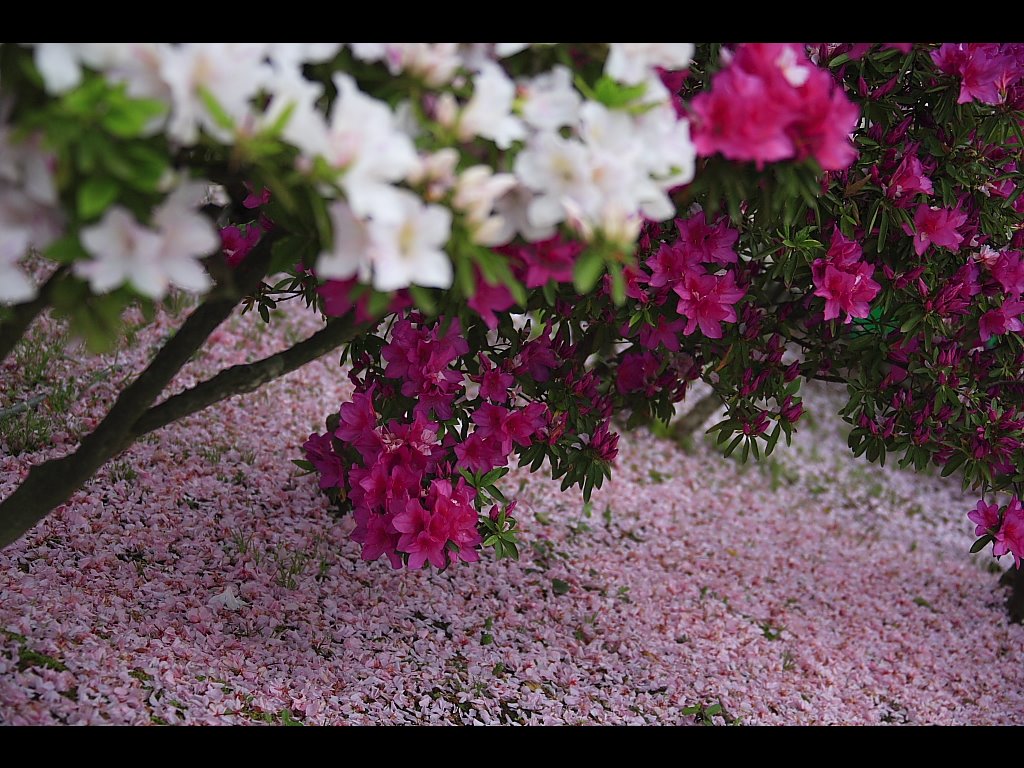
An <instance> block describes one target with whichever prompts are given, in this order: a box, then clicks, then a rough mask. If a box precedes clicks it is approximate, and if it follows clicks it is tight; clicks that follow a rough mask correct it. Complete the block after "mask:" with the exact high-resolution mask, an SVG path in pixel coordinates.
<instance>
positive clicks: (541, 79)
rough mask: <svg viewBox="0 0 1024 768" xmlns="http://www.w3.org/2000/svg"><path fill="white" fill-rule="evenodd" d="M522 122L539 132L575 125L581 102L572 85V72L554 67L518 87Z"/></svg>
mask: <svg viewBox="0 0 1024 768" xmlns="http://www.w3.org/2000/svg"><path fill="white" fill-rule="evenodd" d="M522 102H523V106H522V113H523V120H525V121H526V123H527V124H528V125H530V126H532V127H533V128H537V129H538V130H541V131H557V130H558V129H559V128H561V127H563V126H575V125H576V123H577V122H578V121H579V116H580V105H581V104H582V103H583V99H582V98H581V97H580V95H579V93H577V91H576V89H575V88H574V87H573V84H572V72H570V71H569V69H568V68H567V67H563V66H557V67H555V68H554V69H552V70H551V71H550V72H545V73H544V74H542V75H538V76H537V77H535V78H533V79H532V80H527V81H526V82H525V83H523V86H522Z"/></svg>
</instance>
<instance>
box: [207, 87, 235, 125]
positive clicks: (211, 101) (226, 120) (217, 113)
mask: <svg viewBox="0 0 1024 768" xmlns="http://www.w3.org/2000/svg"><path fill="white" fill-rule="evenodd" d="M199 98H200V99H201V100H202V102H203V106H205V107H206V111H207V112H209V113H210V117H212V118H213V122H215V123H216V124H217V125H219V126H220V127H221V128H224V129H225V130H228V131H231V130H234V127H235V121H234V120H232V119H231V115H229V114H228V113H227V112H225V111H224V108H223V107H222V106H221V105H220V104H219V103H218V101H217V99H215V98H214V97H213V94H212V93H210V91H209V90H207V89H206V88H204V87H203V86H199Z"/></svg>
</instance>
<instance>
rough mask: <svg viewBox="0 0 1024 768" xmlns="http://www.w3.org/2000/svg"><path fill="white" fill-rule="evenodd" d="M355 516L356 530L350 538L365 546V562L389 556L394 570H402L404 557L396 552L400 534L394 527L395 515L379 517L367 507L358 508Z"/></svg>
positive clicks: (363, 555)
mask: <svg viewBox="0 0 1024 768" xmlns="http://www.w3.org/2000/svg"><path fill="white" fill-rule="evenodd" d="M353 515H354V518H355V521H356V528H355V530H354V531H352V534H351V536H350V538H351V539H352V541H354V542H356V543H358V544H362V545H363V551H362V558H363V560H366V561H367V562H372V561H373V560H376V559H377V558H378V557H380V556H381V555H387V558H388V560H389V561H390V562H391V567H392V568H396V569H397V568H401V567H402V556H401V555H400V554H398V552H397V551H396V549H397V546H398V540H399V532H398V530H397V529H396V528H395V526H394V525H393V520H394V515H378V514H375V513H373V512H370V511H369V510H368V509H367V508H366V507H357V508H356V510H355V512H354V513H353Z"/></svg>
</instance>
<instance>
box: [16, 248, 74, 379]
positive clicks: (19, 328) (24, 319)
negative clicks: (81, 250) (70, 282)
mask: <svg viewBox="0 0 1024 768" xmlns="http://www.w3.org/2000/svg"><path fill="white" fill-rule="evenodd" d="M67 271H68V268H67V265H61V266H59V267H57V269H56V271H55V272H54V273H53V274H52V275H50V278H49V279H48V280H47V281H46V282H45V283H43V287H42V288H40V289H39V295H38V296H36V297H35V298H34V299H33V300H32V301H28V302H25V303H24V304H16V305H14V306H13V307H11V316H10V318H8V319H7V320H5V321H4V322H2V323H0V363H2V362H3V361H4V360H5V359H7V355H9V354H10V353H11V350H12V349H14V347H15V346H16V345H17V344H18V342H19V341H20V340H21V337H22V336H24V335H25V331H26V330H27V329H28V327H29V326H30V325H32V321H33V320H35V319H36V317H38V315H39V313H40V312H42V311H43V310H44V309H46V307H47V306H48V305H49V303H50V298H51V296H52V294H53V287H54V286H55V285H56V284H57V281H58V280H60V278H62V277H63V276H64V273H65V272H67Z"/></svg>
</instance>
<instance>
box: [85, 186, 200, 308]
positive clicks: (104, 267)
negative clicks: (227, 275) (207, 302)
mask: <svg viewBox="0 0 1024 768" xmlns="http://www.w3.org/2000/svg"><path fill="white" fill-rule="evenodd" d="M205 192H206V185H205V184H200V183H189V184H185V185H182V186H181V187H179V188H178V189H176V190H175V191H174V192H173V193H172V194H171V195H170V196H169V197H168V198H167V199H166V200H165V201H164V203H163V204H161V205H160V207H159V208H157V210H156V212H155V213H154V216H153V222H154V224H155V225H156V229H153V228H150V227H146V226H143V225H142V224H140V223H139V222H138V221H136V220H135V217H134V216H132V214H131V213H130V212H129V211H128V210H126V209H125V208H123V207H121V206H119V205H115V206H113V207H111V208H109V209H108V210H107V212H106V214H105V215H104V216H103V218H102V219H101V220H100V222H99V223H98V224H94V225H92V226H90V227H86V228H85V229H83V230H82V233H81V240H82V245H83V246H84V247H85V249H86V251H88V252H89V254H90V255H91V256H92V257H93V258H92V260H90V261H80V262H76V263H75V266H74V269H75V274H77V275H78V276H79V277H82V278H83V279H86V280H88V281H89V284H90V287H91V288H92V290H93V291H94V292H96V293H109V292H110V291H112V290H114V289H115V288H119V287H120V286H122V285H124V284H125V283H130V284H131V285H132V287H133V288H134V289H135V290H137V291H138V292H139V293H141V294H142V295H143V296H148V297H150V298H152V299H161V298H163V297H164V296H165V295H166V294H167V290H168V288H169V287H170V286H172V285H174V286H177V287H179V288H182V289H184V290H186V291H194V292H202V291H205V290H207V289H209V287H210V285H211V282H210V278H209V276H207V274H206V272H205V270H204V269H203V267H202V265H201V264H200V263H199V261H198V259H200V258H202V257H204V256H207V255H209V254H210V253H211V252H212V251H213V250H214V249H215V248H217V246H219V245H220V238H219V237H218V236H217V233H216V231H215V230H214V229H213V226H212V225H211V223H210V221H209V220H208V219H207V218H206V217H205V216H202V215H200V214H199V213H197V212H196V211H195V204H196V203H197V202H198V200H200V199H201V196H202V195H204V194H205Z"/></svg>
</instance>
